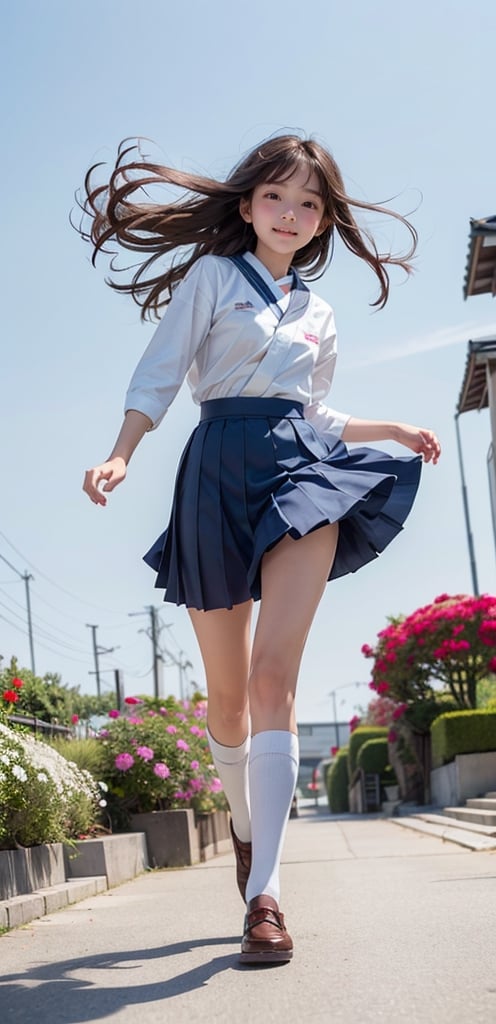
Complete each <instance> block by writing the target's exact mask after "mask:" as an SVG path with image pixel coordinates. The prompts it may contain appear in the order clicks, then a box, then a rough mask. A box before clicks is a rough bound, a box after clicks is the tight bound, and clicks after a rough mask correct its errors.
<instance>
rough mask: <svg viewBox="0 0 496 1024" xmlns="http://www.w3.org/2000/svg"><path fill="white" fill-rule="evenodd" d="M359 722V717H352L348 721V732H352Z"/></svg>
mask: <svg viewBox="0 0 496 1024" xmlns="http://www.w3.org/2000/svg"><path fill="white" fill-rule="evenodd" d="M360 722H361V718H360V717H359V715H353V718H351V719H350V732H354V731H355V729H357V728H358V726H359V725H360Z"/></svg>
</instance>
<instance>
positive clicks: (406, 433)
mask: <svg viewBox="0 0 496 1024" xmlns="http://www.w3.org/2000/svg"><path fill="white" fill-rule="evenodd" d="M394 440H395V441H399V443H400V444H404V445H405V446H406V447H407V448H411V450H412V452H416V453H417V455H422V456H423V459H424V462H432V463H433V465H434V466H435V465H436V463H437V461H438V459H439V456H440V455H441V445H440V443H439V441H438V439H437V437H436V435H435V433H434V431H433V430H426V429H425V428H424V427H413V426H410V424H409V423H397V424H396V436H395V438H394Z"/></svg>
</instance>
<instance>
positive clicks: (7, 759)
mask: <svg viewBox="0 0 496 1024" xmlns="http://www.w3.org/2000/svg"><path fill="white" fill-rule="evenodd" d="M0 761H1V762H2V764H10V757H9V755H8V754H2V756H1V757H0Z"/></svg>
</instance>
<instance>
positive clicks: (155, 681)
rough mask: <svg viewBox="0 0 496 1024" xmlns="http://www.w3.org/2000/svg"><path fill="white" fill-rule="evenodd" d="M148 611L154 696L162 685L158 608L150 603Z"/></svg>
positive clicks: (157, 694) (156, 695)
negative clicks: (160, 676) (159, 662)
mask: <svg viewBox="0 0 496 1024" xmlns="http://www.w3.org/2000/svg"><path fill="white" fill-rule="evenodd" d="M148 611H149V613H150V630H151V636H152V646H153V696H154V697H158V696H159V690H160V686H159V669H158V659H159V653H158V630H157V609H156V608H154V607H153V605H152V604H150V605H149V606H148Z"/></svg>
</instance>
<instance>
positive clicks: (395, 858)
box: [0, 808, 496, 1024]
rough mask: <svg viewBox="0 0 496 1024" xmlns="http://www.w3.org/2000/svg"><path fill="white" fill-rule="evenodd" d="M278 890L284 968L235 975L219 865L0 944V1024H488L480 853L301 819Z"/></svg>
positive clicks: (132, 887) (490, 994) (88, 905)
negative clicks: (291, 949)
mask: <svg viewBox="0 0 496 1024" xmlns="http://www.w3.org/2000/svg"><path fill="white" fill-rule="evenodd" d="M282 880H283V887H284V898H283V900H282V909H283V910H284V911H285V913H286V917H287V921H288V925H289V928H290V931H291V933H292V935H293V938H294V941H295V957H294V960H293V961H292V963H290V964H287V965H281V966H278V967H272V968H268V967H266V968H256V967H255V968H253V967H247V966H245V967H241V966H240V965H238V963H237V952H238V949H239V941H240V930H241V925H242V918H243V906H242V904H241V901H240V898H239V895H238V893H237V890H236V888H235V883H234V859H233V856H232V855H231V854H228V855H225V856H222V857H218V858H216V859H215V860H212V861H209V862H208V863H207V864H204V865H201V866H199V867H195V868H188V869H184V870H176V871H159V872H153V873H149V874H146V875H143V876H141V877H140V878H137V879H136V880H135V881H133V882H129V883H127V884H125V885H122V886H120V887H119V888H117V889H113V890H110V891H108V892H106V893H103V894H102V895H100V896H97V897H94V898H92V899H90V900H85V901H84V902H83V903H79V904H77V905H75V906H73V907H70V908H68V909H66V910H62V911H59V912H58V913H56V914H53V915H52V916H50V917H47V918H43V919H41V920H39V921H35V922H32V923H31V924H30V925H27V926H25V927H24V928H22V929H18V930H16V931H13V932H10V933H8V934H7V935H4V936H3V937H2V938H1V939H0V973H1V978H0V1019H1V1021H2V1024H3V1022H5V1024H7V1022H9V1024H10V1022H11V1021H16V1022H17V1021H18V1022H20V1024H21V1022H22V1024H35V1022H36V1024H80V1022H83V1021H108V1022H109V1024H114V1022H115V1024H158V1022H160V1024H167V1022H169V1021H170V1022H172V1021H174V1024H196V1022H200V1021H201V1022H202V1024H210V1022H220V1024H224V1022H225V1024H231V1022H232V1024H259V1022H264V1024H265V1022H269V1024H272V1022H274V1024H282V1022H284V1024H306V1022H307V1021H311V1022H316V1024H320V1022H322V1024H323V1022H325V1024H369V1022H371V1024H398V1022H406V1024H495V1022H496V856H495V854H493V853H472V852H469V851H464V850H462V849H461V848H460V847H457V846H455V845H452V844H450V843H443V842H442V841H441V840H440V839H435V838H430V837H426V836H422V835H419V834H416V833H412V832H410V831H409V830H407V829H402V828H400V827H398V826H397V825H395V824H394V823H392V822H391V821H387V820H385V819H380V818H367V819H363V818H361V819H353V818H347V819H344V820H337V819H331V818H330V817H329V816H327V815H325V814H323V813H321V812H319V811H317V810H315V809H314V808H308V809H306V810H305V811H304V813H303V815H302V816H301V817H300V818H298V819H294V820H292V821H290V823H289V827H288V836H287V841H286V846H285V855H284V864H283V868H282Z"/></svg>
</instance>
